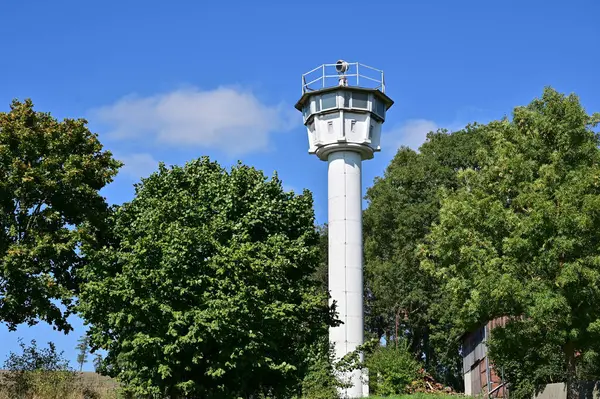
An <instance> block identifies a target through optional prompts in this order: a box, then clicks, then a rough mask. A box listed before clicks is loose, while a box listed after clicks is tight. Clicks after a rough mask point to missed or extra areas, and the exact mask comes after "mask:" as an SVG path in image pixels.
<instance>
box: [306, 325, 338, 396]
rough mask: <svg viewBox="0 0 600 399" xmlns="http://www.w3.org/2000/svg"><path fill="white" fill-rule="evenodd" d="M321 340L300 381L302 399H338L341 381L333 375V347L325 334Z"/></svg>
mask: <svg viewBox="0 0 600 399" xmlns="http://www.w3.org/2000/svg"><path fill="white" fill-rule="evenodd" d="M321 341H323V342H321V343H320V344H319V345H318V347H317V349H316V350H315V353H314V355H313V356H312V357H311V358H310V359H309V361H310V366H309V368H308V372H307V374H306V376H305V377H304V380H303V381H302V399H338V398H339V395H338V388H341V387H342V384H341V382H340V381H339V380H338V379H337V378H336V376H335V372H336V370H335V362H334V351H333V347H331V346H330V344H329V342H328V340H327V336H325V337H323V338H322V339H321Z"/></svg>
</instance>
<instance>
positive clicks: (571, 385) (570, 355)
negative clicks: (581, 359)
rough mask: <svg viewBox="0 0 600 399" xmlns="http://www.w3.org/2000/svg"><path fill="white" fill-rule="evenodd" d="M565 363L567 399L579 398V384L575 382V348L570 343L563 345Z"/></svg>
mask: <svg viewBox="0 0 600 399" xmlns="http://www.w3.org/2000/svg"><path fill="white" fill-rule="evenodd" d="M564 351H565V361H566V363H567V375H566V381H565V382H566V385H567V399H578V398H579V382H578V381H577V364H576V362H575V346H574V345H573V343H572V342H569V343H567V345H565V349H564Z"/></svg>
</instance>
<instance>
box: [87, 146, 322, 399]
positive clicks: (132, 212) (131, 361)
mask: <svg viewBox="0 0 600 399" xmlns="http://www.w3.org/2000/svg"><path fill="white" fill-rule="evenodd" d="M113 219H114V220H113V223H114V225H113V231H112V233H113V235H114V242H113V244H112V245H110V246H107V247H105V248H103V249H102V250H96V249H94V248H87V247H84V251H85V253H86V256H88V257H89V258H90V263H89V265H87V266H86V268H85V272H84V277H85V280H86V283H85V284H84V286H83V289H82V292H81V297H80V298H81V306H80V311H81V314H82V315H83V317H84V318H85V319H86V320H87V321H88V322H90V323H91V328H90V337H91V345H92V347H94V348H104V349H106V350H107V351H108V355H107V356H106V357H105V358H104V359H103V370H104V372H105V373H108V374H109V375H111V376H115V377H118V378H119V379H120V380H121V381H123V382H124V383H125V385H126V386H127V387H128V388H129V389H130V390H132V391H133V392H135V393H136V394H140V395H150V396H152V397H155V396H156V397H170V398H176V397H186V398H238V397H244V398H248V397H258V396H259V395H261V394H266V395H270V396H269V397H275V398H277V397H283V398H288V397H292V396H293V394H294V392H295V391H297V389H298V387H299V386H300V383H301V380H302V378H303V377H304V375H305V373H306V371H307V368H308V353H309V348H310V346H311V345H312V344H313V343H314V342H316V341H317V338H318V337H320V336H322V335H326V334H327V326H328V323H330V312H329V309H328V307H327V305H326V302H327V301H326V299H325V298H324V295H325V293H324V292H323V290H322V289H319V284H318V282H317V281H316V280H315V278H314V277H313V273H314V271H315V269H316V267H317V265H318V263H319V253H318V240H319V235H318V233H317V230H316V229H315V225H314V215H313V209H312V196H311V194H310V192H308V191H305V192H304V193H303V194H302V195H296V194H294V193H286V192H285V191H284V190H283V189H282V186H281V182H280V181H279V180H278V179H277V177H273V178H272V179H268V178H267V177H265V175H264V174H263V173H262V172H260V171H257V170H255V169H253V168H250V167H246V166H243V165H241V164H239V165H237V166H235V167H233V168H232V169H231V170H230V171H227V170H225V169H223V168H222V167H220V166H219V165H218V164H217V163H215V162H212V161H210V160H209V159H208V158H206V157H203V158H201V159H198V160H195V161H192V162H189V163H187V164H186V165H185V166H184V167H178V166H175V167H172V168H167V167H165V166H164V165H163V164H161V165H160V166H159V170H158V171H157V172H155V173H153V174H152V175H151V176H150V177H148V178H147V179H143V180H142V182H141V183H140V184H138V185H137V186H136V194H135V198H134V199H133V200H132V201H131V202H129V203H126V204H124V205H123V206H121V207H120V208H119V209H117V210H116V212H115V214H114V218H113Z"/></svg>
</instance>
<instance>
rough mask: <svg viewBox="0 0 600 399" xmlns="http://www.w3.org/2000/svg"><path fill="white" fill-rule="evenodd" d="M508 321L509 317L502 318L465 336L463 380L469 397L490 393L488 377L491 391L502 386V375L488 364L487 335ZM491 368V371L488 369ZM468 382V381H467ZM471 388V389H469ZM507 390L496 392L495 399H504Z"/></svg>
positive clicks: (463, 344)
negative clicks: (502, 398)
mask: <svg viewBox="0 0 600 399" xmlns="http://www.w3.org/2000/svg"><path fill="white" fill-rule="evenodd" d="M507 321H508V318H507V317H500V318H497V319H494V320H492V321H490V322H488V323H487V324H486V325H484V326H481V327H479V328H478V329H476V330H474V331H472V332H471V333H469V334H465V335H464V336H463V343H462V351H463V378H464V383H465V393H466V394H467V395H472V396H477V395H479V394H480V393H487V392H488V376H489V380H490V390H493V389H494V388H496V387H498V386H500V385H501V384H502V378H501V375H500V374H501V373H499V372H496V370H494V368H493V367H492V366H491V365H489V364H488V362H487V347H486V344H485V340H486V329H487V334H489V331H491V330H492V329H493V328H495V327H498V326H503V325H505V324H506V322H507ZM487 367H489V370H488V369H487ZM467 380H468V381H467ZM467 387H469V388H467ZM467 390H468V391H469V393H467ZM505 393H506V390H503V389H499V390H497V391H495V392H494V394H493V396H494V397H495V398H501V397H504V395H505Z"/></svg>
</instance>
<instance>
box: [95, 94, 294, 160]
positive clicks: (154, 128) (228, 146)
mask: <svg viewBox="0 0 600 399" xmlns="http://www.w3.org/2000/svg"><path fill="white" fill-rule="evenodd" d="M91 115H92V117H91V118H90V119H92V118H93V119H94V121H97V122H99V123H101V124H104V125H106V126H107V127H108V132H109V133H108V134H109V136H110V137H111V138H113V139H121V140H126V139H136V140H149V141H151V142H153V143H155V144H157V145H170V146H173V147H180V148H181V147H190V146H192V147H202V148H212V149H217V150H221V151H223V152H225V153H226V154H228V155H231V156H237V155H241V154H245V153H249V152H253V151H260V150H264V149H266V148H268V146H269V139H270V136H271V134H273V133H276V132H283V131H287V130H290V129H292V128H294V127H297V126H299V122H298V119H299V115H300V114H299V113H298V112H295V110H294V109H293V108H292V107H288V106H285V105H283V104H279V105H267V104H264V103H263V102H261V101H260V100H259V99H258V98H257V97H256V96H255V95H254V94H252V93H251V92H250V91H246V90H243V89H240V88H233V87H219V88H217V89H214V90H209V91H202V90H198V89H195V88H192V89H184V90H176V91H173V92H169V93H164V94H158V95H155V96H150V97H138V96H127V97H124V98H122V99H120V100H118V101H117V102H115V103H114V104H112V105H107V106H103V107H100V108H97V109H94V110H92V111H91Z"/></svg>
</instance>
